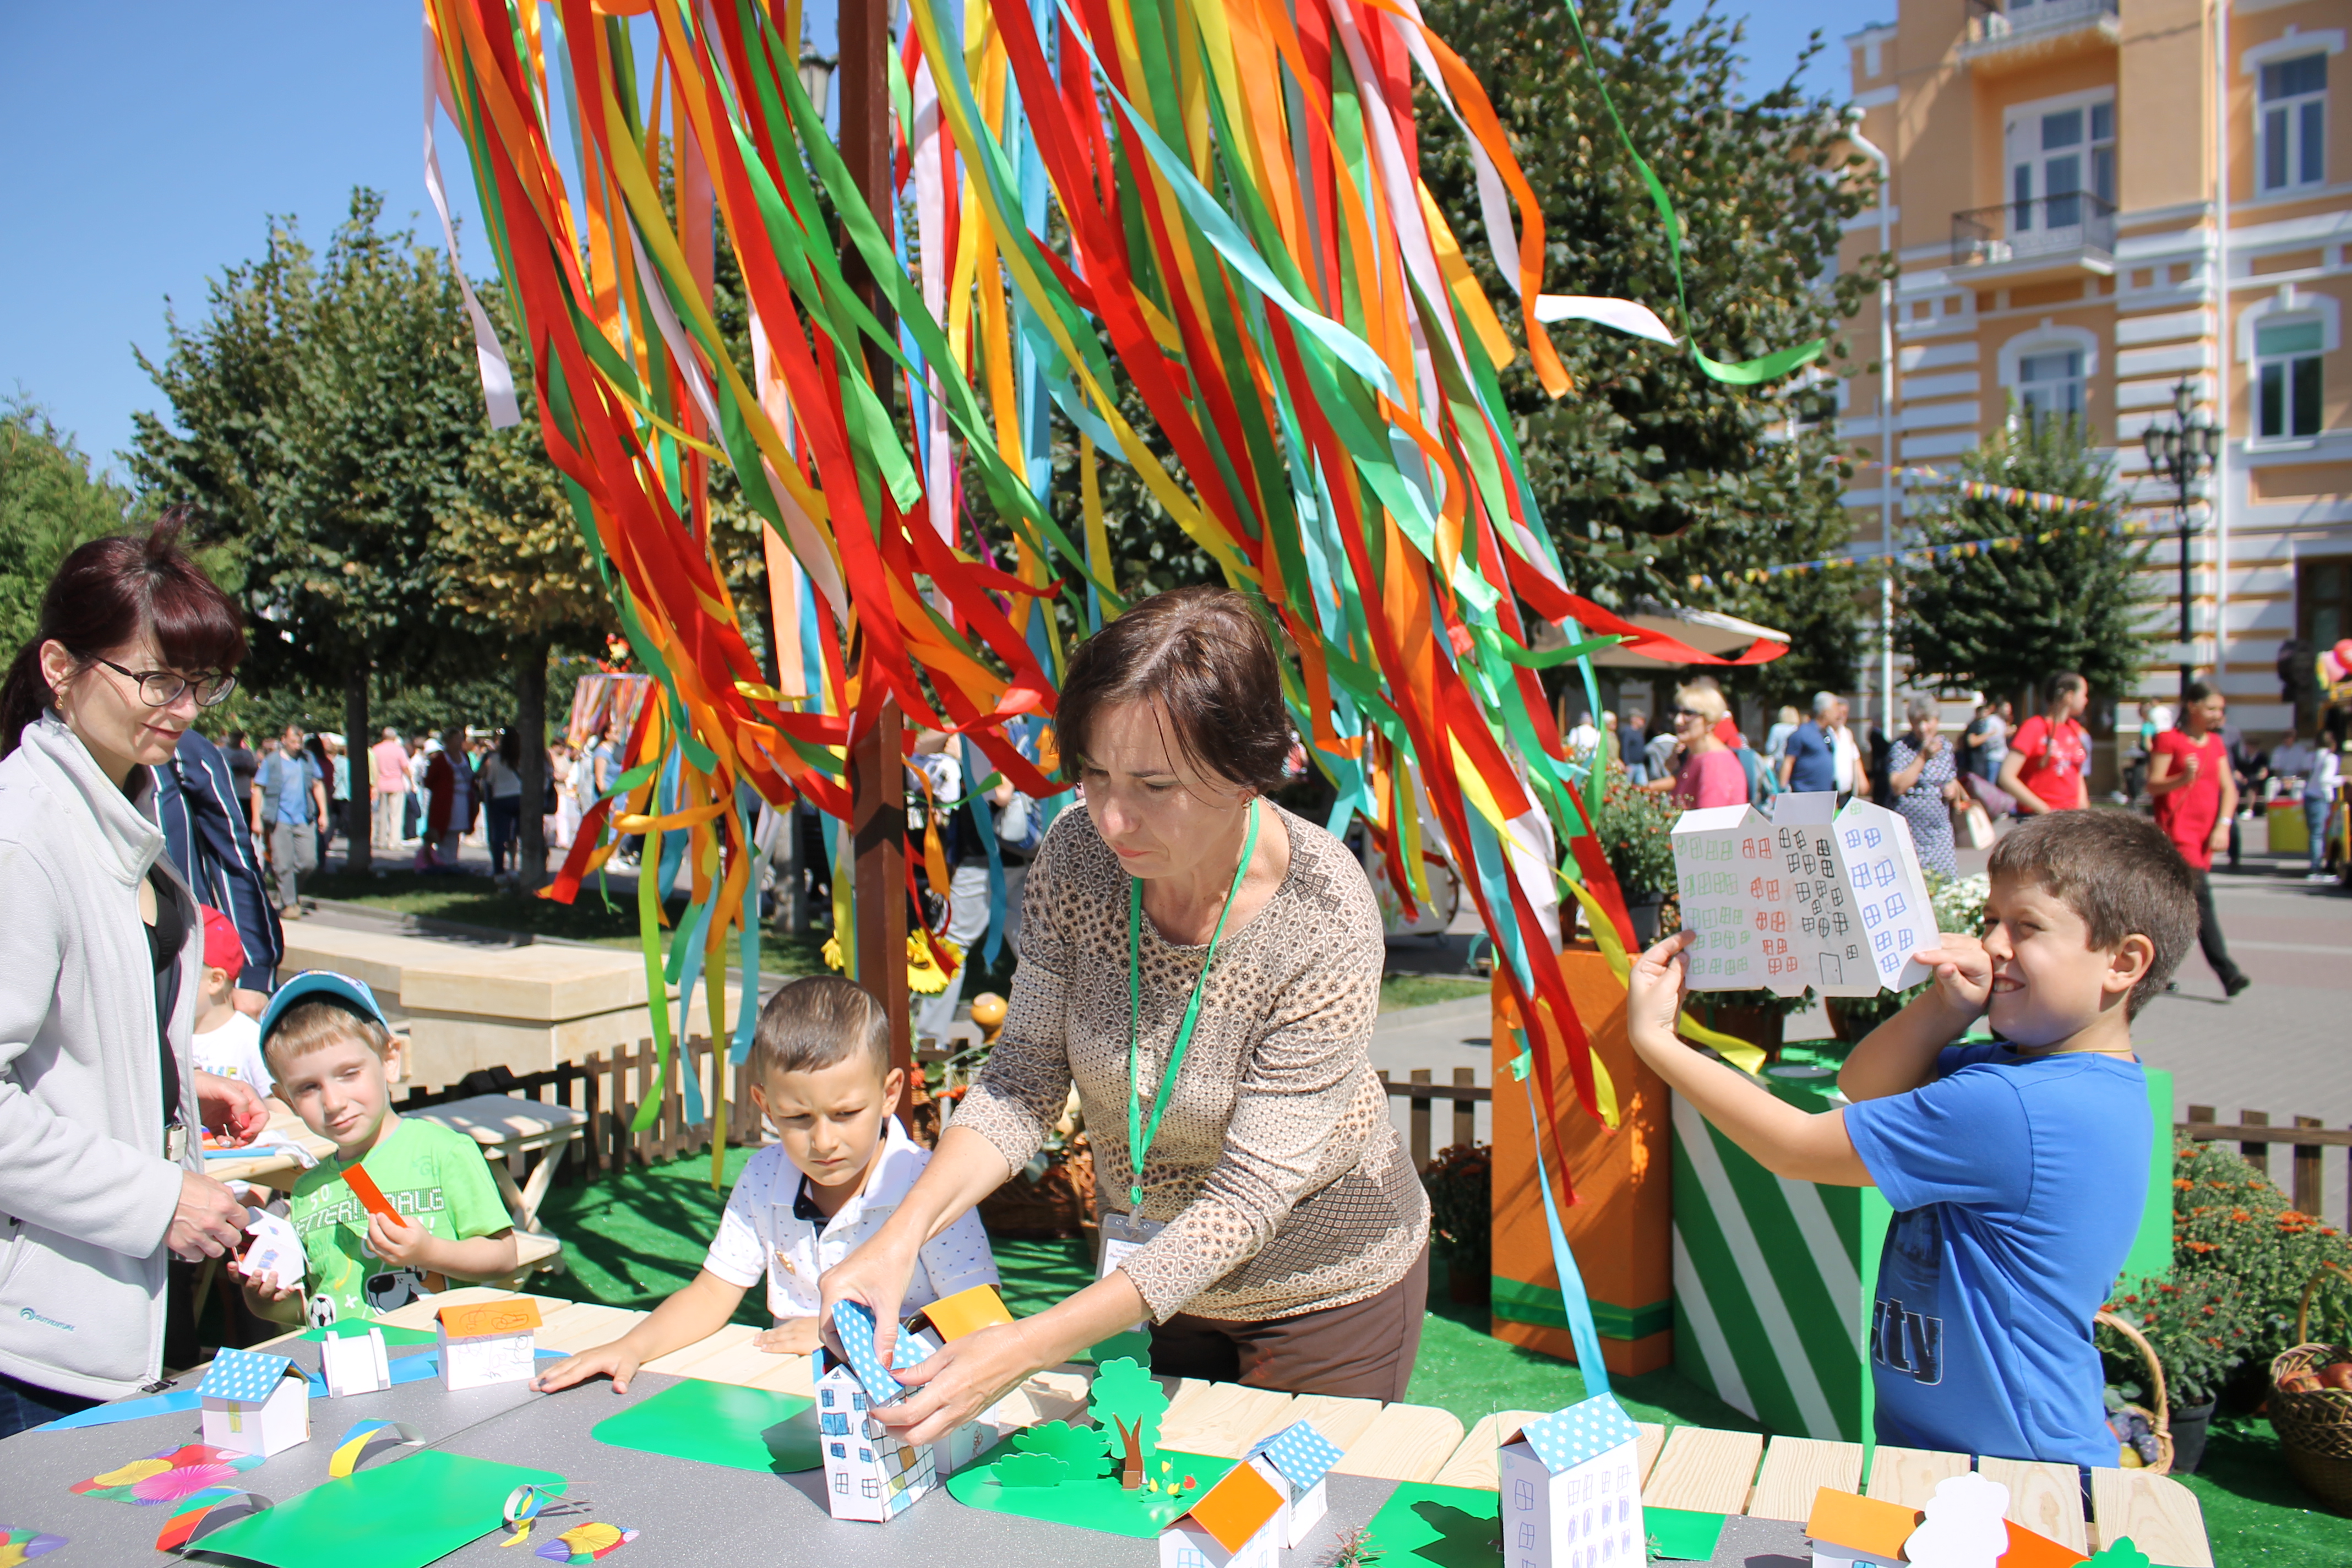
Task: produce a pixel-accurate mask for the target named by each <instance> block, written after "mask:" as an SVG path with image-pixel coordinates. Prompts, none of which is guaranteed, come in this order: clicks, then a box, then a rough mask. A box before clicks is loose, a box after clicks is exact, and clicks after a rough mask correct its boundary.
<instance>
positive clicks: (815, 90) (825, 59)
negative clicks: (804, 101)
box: [801, 50, 841, 124]
mask: <svg viewBox="0 0 2352 1568" xmlns="http://www.w3.org/2000/svg"><path fill="white" fill-rule="evenodd" d="M840 63H841V62H840V61H839V60H838V59H835V58H833V57H832V56H830V55H820V54H818V53H816V52H815V51H814V50H811V51H810V52H809V53H807V54H804V55H803V56H802V57H801V90H802V91H803V92H805V93H807V94H808V96H809V101H810V102H811V103H813V104H814V105H815V106H816V117H817V121H818V123H820V124H822V123H823V122H824V100H825V99H826V98H827V97H828V96H829V95H830V94H831V93H832V91H833V68H834V67H835V66H837V65H839V64H840Z"/></svg>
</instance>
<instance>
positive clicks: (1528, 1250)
mask: <svg viewBox="0 0 2352 1568" xmlns="http://www.w3.org/2000/svg"><path fill="white" fill-rule="evenodd" d="M1559 963H1560V969H1561V972H1562V973H1563V974H1564V975H1565V977H1566V979H1567V981H1568V990H1569V994H1570V998H1571V999H1572V1000H1573V1001H1574V1003H1575V1005H1576V1012H1577V1016H1578V1017H1579V1018H1580V1020H1581V1021H1582V1022H1583V1025H1584V1027H1585V1032H1586V1033H1587V1034H1589V1035H1591V1037H1592V1046H1593V1049H1594V1051H1595V1052H1596V1053H1597V1054H1598V1055H1599V1056H1600V1058H1601V1063H1602V1065H1603V1066H1605V1067H1606V1068H1608V1069H1609V1076H1610V1077H1611V1079H1613V1080H1614V1081H1615V1083H1616V1086H1617V1105H1618V1111H1619V1125H1618V1128H1617V1130H1616V1131H1613V1132H1612V1131H1609V1130H1608V1129H1607V1128H1605V1127H1603V1126H1602V1125H1601V1123H1600V1122H1598V1121H1594V1120H1593V1119H1592V1118H1591V1116H1589V1115H1587V1114H1586V1113H1585V1111H1584V1109H1583V1107H1582V1105H1581V1104H1580V1103H1579V1102H1578V1100H1577V1098H1576V1082H1575V1079H1573V1078H1571V1077H1570V1073H1569V1065H1568V1063H1567V1061H1566V1060H1564V1059H1563V1060H1560V1061H1558V1062H1555V1063H1554V1064H1553V1068H1554V1076H1553V1080H1552V1097H1553V1102H1554V1104H1556V1105H1557V1106H1558V1107H1559V1113H1560V1127H1559V1142H1560V1145H1561V1146H1562V1148H1563V1149H1564V1151H1565V1154H1566V1159H1567V1164H1568V1173H1569V1177H1570V1181H1571V1182H1572V1183H1573V1184H1574V1185H1575V1190H1576V1198H1577V1201H1576V1202H1575V1203H1574V1204H1572V1205H1565V1206H1563V1207H1562V1208H1561V1210H1560V1216H1559V1217H1560V1226H1561V1228H1562V1229H1564V1230H1565V1231H1566V1232H1567V1233H1568V1244H1569V1247H1570V1250H1571V1251H1573V1252H1574V1253H1575V1255H1576V1267H1577V1269H1578V1271H1579V1272H1580V1273H1581V1274H1582V1275H1583V1276H1584V1289H1585V1294H1586V1295H1587V1296H1588V1297H1589V1298H1591V1302H1592V1316H1593V1320H1594V1322H1595V1323H1596V1325H1597V1326H1598V1327H1599V1328H1600V1330H1601V1359H1602V1360H1604V1361H1605V1362H1607V1363H1608V1364H1609V1370H1610V1371H1612V1372H1614V1373H1622V1374H1624V1375H1627V1376H1633V1375H1636V1374H1638V1373H1645V1372H1655V1371H1656V1370H1657V1369H1658V1368H1660V1367H1663V1366H1666V1365H1670V1364H1671V1363H1673V1361H1674V1355H1675V1352H1674V1337H1675V1336H1674V1218H1675V1205H1674V1159H1673V1152H1672V1150H1673V1137H1672V1125H1673V1123H1672V1118H1671V1112H1670V1110H1669V1104H1668V1100H1667V1089H1666V1086H1665V1082H1664V1079H1660V1078H1659V1077H1658V1076H1657V1075H1656V1074H1655V1073H1653V1072H1652V1071H1650V1070H1649V1069H1648V1068H1645V1067H1643V1066H1642V1065H1641V1063H1640V1062H1639V1061H1638V1060H1636V1059H1635V1058H1634V1056H1633V1043H1632V1042H1631V1041H1630V1040H1628V1039H1627V1038H1626V1036H1625V988H1624V987H1623V986H1622V985H1621V984H1618V983H1617V977H1616V976H1615V975H1614V974H1612V973H1610V971H1609V962H1608V960H1606V959H1605V958H1603V957H1601V953H1600V952H1599V951H1598V950H1596V949H1594V948H1592V947H1591V946H1589V945H1583V944H1580V945H1578V946H1576V947H1571V948H1570V949H1569V950H1568V951H1567V952H1563V953H1561V954H1560V955H1559ZM1517 1053H1518V1046H1517V1041H1516V1040H1514V1039H1513V1038H1512V1037H1511V1034H1510V1031H1509V1030H1508V1029H1507V1028H1506V1027H1505V1026H1504V1025H1503V1023H1502V1022H1501V1020H1500V1019H1497V1020H1496V1024H1495V1027H1494V1062H1495V1068H1494V1084H1495V1100H1494V1126H1495V1160H1494V1182H1495V1191H1494V1264H1493V1274H1494V1302H1493V1306H1492V1309H1491V1310H1492V1312H1493V1331H1494V1334H1495V1337H1496V1339H1499V1340H1502V1341H1504V1342H1507V1343H1510V1344H1515V1345H1524V1346H1526V1347H1528V1349H1530V1350H1536V1351H1541V1352H1544V1353H1545V1354H1547V1355H1554V1356H1559V1357H1560V1358H1561V1359H1562V1360H1565V1361H1574V1360H1575V1359H1576V1352H1575V1347H1574V1346H1573V1344H1572V1343H1571V1342H1570V1339H1569V1333H1568V1327H1567V1319H1566V1317H1565V1316H1564V1315H1563V1313H1562V1311H1561V1309H1560V1300H1559V1277H1558V1276H1557V1274H1556V1273H1555V1272H1554V1271H1553V1268H1552V1264H1551V1240H1550V1237H1549V1234H1548V1232H1547V1230H1546V1228H1545V1226H1544V1213H1543V1198H1542V1195H1541V1194H1539V1193H1538V1191H1537V1189H1536V1161H1535V1148H1534V1143H1533V1141H1532V1140H1533V1132H1534V1123H1533V1121H1531V1119H1530V1118H1529V1116H1528V1096H1527V1087H1526V1086H1525V1085H1524V1084H1521V1083H1520V1082H1519V1081H1518V1080H1517V1079H1513V1078H1512V1077H1511V1058H1513V1057H1515V1056H1516V1055H1517ZM1541 1094H1542V1091H1541V1089H1540V1088H1538V1090H1537V1095H1538V1098H1537V1101H1536V1103H1537V1105H1538V1107H1540V1106H1541V1105H1542V1103H1543V1101H1542V1099H1541ZM1544 1159H1545V1162H1546V1163H1547V1164H1549V1163H1551V1161H1552V1160H1553V1152H1552V1146H1551V1144H1550V1142H1549V1141H1547V1142H1546V1144H1545V1147H1544ZM1552 1183H1553V1186H1552V1192H1553V1195H1554V1196H1555V1198H1557V1197H1558V1195H1559V1172H1558V1171H1557V1170H1555V1171H1553V1172H1552Z"/></svg>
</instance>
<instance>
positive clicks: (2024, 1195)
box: [1626, 811, 2197, 1467]
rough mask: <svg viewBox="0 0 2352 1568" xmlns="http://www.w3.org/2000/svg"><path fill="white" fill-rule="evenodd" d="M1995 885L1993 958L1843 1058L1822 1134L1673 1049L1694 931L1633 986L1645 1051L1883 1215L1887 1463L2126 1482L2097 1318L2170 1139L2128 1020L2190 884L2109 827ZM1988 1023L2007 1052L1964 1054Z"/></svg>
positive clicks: (1990, 902)
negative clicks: (1984, 1463) (2158, 1132)
mask: <svg viewBox="0 0 2352 1568" xmlns="http://www.w3.org/2000/svg"><path fill="white" fill-rule="evenodd" d="M1990 873H1991V879H1992V891H1991V894H1990V897H1989V898H1988V899H1987V900H1986V904H1985V913H1986V917H1987V921H1988V930H1987V931H1986V933H1985V936H1984V938H1983V940H1982V941H1980V942H1979V940H1977V939H1976V938H1973V937H1967V936H1959V935H1955V934H1953V933H1950V932H1946V933H1945V934H1944V935H1943V936H1942V937H1941V938H1940V939H1939V945H1938V946H1937V947H1935V948H1931V949H1928V950H1927V951H1926V952H1921V953H1920V954H1918V959H1919V962H1920V963H1923V964H1925V965H1927V966H1928V967H1929V968H1931V969H1932V970H1933V971H1934V973H1935V982H1934V984H1932V985H1930V986H1929V987H1928V988H1927V992H1926V993H1925V994H1922V995H1921V996H1919V997H1918V999H1916V1001H1914V1002H1913V1003H1912V1004H1911V1005H1909V1006H1907V1007H1906V1008H1904V1009H1903V1011H1902V1012H1901V1013H1899V1014H1897V1015H1895V1016H1894V1017H1893V1018H1891V1019H1889V1020H1888V1021H1887V1022H1885V1024H1882V1025H1880V1026H1878V1028H1876V1029H1875V1030H1874V1031H1872V1033H1871V1035H1870V1037H1868V1038H1867V1039H1865V1040H1864V1041H1863V1042H1862V1043H1861V1044H1860V1045H1858V1046H1856V1047H1854V1049H1853V1055H1852V1056H1850V1057H1848V1058H1846V1064H1845V1067H1844V1068H1843V1070H1842V1071H1841V1072H1840V1073H1839V1075H1838V1087H1839V1088H1840V1089H1843V1091H1844V1093H1845V1095H1846V1097H1847V1099H1848V1100H1850V1101H1851V1102H1852V1103H1850V1104H1848V1105H1845V1106H1843V1107H1841V1108H1839V1109H1837V1110H1828V1111H1823V1112H1822V1113H1821V1114H1819V1115H1811V1114H1808V1113H1807V1112H1805V1111H1803V1110H1799V1109H1798V1108H1797V1107H1795V1106H1793V1105H1790V1104H1788V1103H1786V1102H1784V1101H1782V1100H1778V1099H1775V1098H1774V1097H1773V1095H1772V1094H1771V1092H1770V1091H1769V1090H1768V1089H1764V1088H1763V1087H1762V1086H1761V1085H1759V1084H1758V1083H1757V1082H1756V1081H1755V1080H1754V1079H1750V1078H1748V1076H1747V1075H1746V1074H1744V1073H1741V1072H1739V1071H1738V1070H1737V1069H1736V1068H1730V1067H1727V1066H1725V1065H1724V1064H1722V1063H1720V1062H1716V1061H1710V1060H1708V1059H1706V1058H1703V1057H1701V1056H1699V1055H1698V1054H1697V1053H1696V1052H1695V1051H1693V1050H1692V1049H1690V1048H1689V1047H1685V1045H1683V1044H1682V1042H1681V1041H1679V1040H1677V1039H1676V1038H1675V1033H1674V1031H1675V1019H1676V1018H1677V1016H1679V1013H1680V1009H1681V1005H1682V991H1683V979H1684V968H1685V964H1684V960H1683V957H1682V954H1683V950H1684V949H1685V948H1686V947H1687V946H1689V944H1690V943H1691V942H1692V941H1693V940H1694V935H1695V933H1692V932H1687V931H1685V932H1681V933H1678V934H1676V935H1675V936H1673V937H1670V938H1668V939H1667V940H1666V941H1664V942H1660V943H1659V944H1658V945H1657V946H1655V947H1654V948H1652V949H1651V950H1650V951H1649V952H1645V953H1643V955H1642V958H1641V961H1640V962H1639V963H1636V964H1635V965H1634V966H1633V973H1632V976H1631V983H1630V985H1629V987H1628V995H1627V1001H1626V1018H1627V1024H1628V1032H1629V1033H1630V1035H1631V1037H1632V1040H1633V1048H1634V1050H1635V1051H1636V1053H1638V1054H1639V1055H1640V1056H1641V1058H1643V1061H1644V1062H1645V1063H1646V1064H1647V1065H1648V1066H1650V1067H1651V1068H1653V1069H1654V1070H1655V1071H1656V1072H1657V1073H1658V1075H1659V1076H1660V1077H1661V1078H1663V1079H1665V1081H1666V1084H1667V1087H1668V1088H1670V1089H1673V1090H1674V1091H1675V1093H1676V1094H1678V1095H1680V1096H1682V1097H1683V1098H1684V1099H1685V1100H1686V1101H1688V1102H1689V1104H1690V1105H1691V1107H1692V1109H1694V1110H1696V1111H1697V1112H1698V1113H1699V1114H1700V1115H1702V1116H1704V1117H1706V1120H1707V1121H1709V1122H1711V1123H1712V1124H1713V1125H1714V1126H1715V1127H1716V1128H1717V1130H1719V1131H1721V1132H1722V1133H1723V1134H1724V1135H1725V1136H1726V1137H1727V1138H1729V1139H1730V1140H1731V1141H1732V1142H1735V1143H1737V1144H1738V1146H1739V1147H1740V1148H1742V1149H1744V1150H1746V1151H1747V1152H1748V1153H1749V1154H1750V1155H1752V1156H1753V1157H1754V1158H1755V1159H1756V1160H1757V1162H1758V1163H1760V1164H1762V1165H1763V1166H1764V1168H1765V1169H1766V1170H1768V1171H1770V1172H1771V1173H1773V1174H1774V1175H1776V1176H1779V1177H1780V1178H1781V1179H1783V1180H1785V1181H1801V1182H1818V1183H1822V1184H1829V1185H1836V1186H1875V1187H1877V1188H1878V1189H1879V1190H1880V1191H1881V1192H1883V1193H1885V1194H1886V1201H1887V1203H1888V1204H1889V1205H1891V1206H1892V1207H1893V1208H1894V1209H1895V1221H1894V1224H1893V1225H1891V1226H1889V1227H1888V1228H1887V1234H1886V1241H1885V1247H1884V1249H1883V1250H1882V1252H1881V1254H1880V1258H1879V1266H1878V1291H1877V1300H1876V1301H1875V1302H1874V1306H1873V1310H1872V1318H1871V1325H1870V1333H1869V1341H1868V1343H1867V1346H1866V1347H1865V1348H1866V1351H1867V1353H1868V1355H1869V1358H1870V1370H1871V1382H1872V1385H1873V1387H1874V1391H1875V1393H1876V1395H1877V1402H1876V1404H1877V1416H1876V1421H1877V1435H1878V1440H1879V1441H1880V1442H1881V1443H1886V1444H1895V1445H1900V1446H1903V1447H1918V1448H1929V1449H1937V1450H1941V1451H1944V1452H1947V1453H1958V1454H1980V1455H1985V1456H1988V1457H1991V1458H2005V1459H2037V1460H2054V1461H2057V1462H2060V1463H2064V1464H2073V1465H2079V1466H2084V1467H2089V1466H2111V1465H2113V1464H2114V1463H2115V1462H2116V1439H2115V1437H2114V1436H2113V1434H2111V1433H2110V1432H2109V1431H2108V1430H2107V1426H2106V1420H2105V1405H2104V1403H2103V1400H2102V1397H2101V1395H2102V1389H2103V1387H2104V1384H2105V1379H2104V1378H2103V1377H2102V1375H2101V1372H2100V1366H2099V1356H2098V1352H2097V1350H2096V1349H2095V1347H2094V1346H2093V1344H2092V1342H2091V1317H2092V1314H2093V1313H2095V1312H2096V1311H2097V1310H2099V1307H2100V1305H2101V1304H2102V1303H2103V1302H2104V1301H2105V1300H2106V1299H2107V1297H2108V1295H2109V1293H2110V1292H2111V1291H2112V1290H2113V1289H2114V1287H2115V1283H2116V1273H2117V1271H2118V1270H2119V1269H2121V1268H2122V1267H2123V1264H2124V1259H2125V1258H2126V1256H2127V1255H2128V1254H2129V1252H2130V1251H2131V1244H2132V1237H2133V1236H2134V1234H2135V1233H2136V1232H2137V1229H2138V1227H2139V1217H2140V1211H2141V1208H2142V1206H2143V1204H2144V1203H2145V1200H2146V1196H2147V1192H2146V1189H2147V1170H2148V1149H2149V1143H2150V1140H2151V1138H2152V1136H2153V1129H2152V1128H2151V1126H2150V1125H2149V1113H2148V1106H2147V1079H2146V1078H2145V1076H2144V1075H2143V1074H2142V1072H2141V1070H2140V1066H2139V1062H2138V1060H2137V1058H2135V1057H2134V1056H2133V1054H2132V1045H2131V1018H2132V1016H2133V1015H2134V1014H2135V1013H2137V1011H2138V1010H2139V1008H2140V1007H2141V1006H2142V1005H2145V1004H2146V1003H2147V1000H2148V998H2150V997H2151V996H2154V995H2156V994H2158V993H2160V992H2162V991H2163V989H2164V985H2165V982H2166V981H2167V980H2168V979H2169V978H2170V977H2171V975H2172V972H2173V970H2174V969H2175V968H2177V967H2178V966H2179V963H2180V960H2181V958H2182V956H2183V955H2184V954H2185V953H2187V952H2188V951H2189V943H2190V942H2193V941H2194V940H2195V939H2196V935H2197V896H2196V890H2195V882H2194V879H2193V878H2192V877H2191V875H2190V872H2189V867H2188V865H2187V864H2186V863H2185V862H2184V861H2182V859H2181V858H2180V855H2179V851H2177V850H2175V849H2174V848H2173V847H2172V845H2171V843H2170V841H2169V840H2168V839H2167V838H2166V837H2165V836H2164V833H2163V831H2162V830H2161V829H2160V828H2158V826H2156V825H2155V824H2154V823H2152V822H2149V821H2147V819H2146V818H2144V817H2139V816H2131V815H2129V814H2127V813H2124V812H2108V811H2063V812H2052V813H2048V814H2046V815H2044V816H2037V817H2034V818H2032V819H2031V820H2030V821H2029V822H2027V823H2026V824H2025V825H2024V826H2021V827H2019V828H2018V829H2017V830H2016V831H2014V832H2012V833H2011V834H2010V835H2009V837H2006V838H2003V839H2002V840H2001V841H2000V845H1999V846H1998V847H1996V848H1995V849H1994V850H1993V855H1992V861H1991V865H1990ZM1979 1017H1982V1018H1985V1019H1986V1020H1987V1021H1989V1022H1990V1025H1991V1026H1992V1030H1993V1033H1994V1035H1995V1036H1996V1037H1997V1038H1996V1040H1995V1041H1993V1042H1991V1043H1987V1044H1974V1045H1969V1046H1955V1045H1954V1042H1955V1041H1957V1040H1958V1039H1959V1038H1960V1037H1962V1036H1963V1035H1965V1034H1966V1033H1967V1032H1968V1031H1969V1028H1970V1027H1971V1026H1973V1025H1974V1024H1975V1022H1976V1021H1977V1019H1978V1018H1979Z"/></svg>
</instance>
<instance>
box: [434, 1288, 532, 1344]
mask: <svg viewBox="0 0 2352 1568" xmlns="http://www.w3.org/2000/svg"><path fill="white" fill-rule="evenodd" d="M433 1315H434V1316H435V1317H436V1318H438V1319H439V1320H440V1321H441V1327H442V1330H443V1331H445V1332H446V1333H447V1334H448V1336H449V1337H450V1338H451V1339H453V1340H471V1339H478V1338H480V1337H481V1336H482V1335H484V1334H519V1333H521V1332H523V1331H525V1330H527V1329H528V1330H535V1329H537V1328H539V1327H540V1317H539V1303H538V1302H536V1301H534V1300H531V1299H530V1297H528V1296H520V1297H517V1298H515V1299H514V1300H510V1301H469V1302H467V1303H466V1304H465V1305H463V1306H458V1307H444V1308H442V1309H441V1310H439V1311H437V1312H436V1313H434V1314H433Z"/></svg>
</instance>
